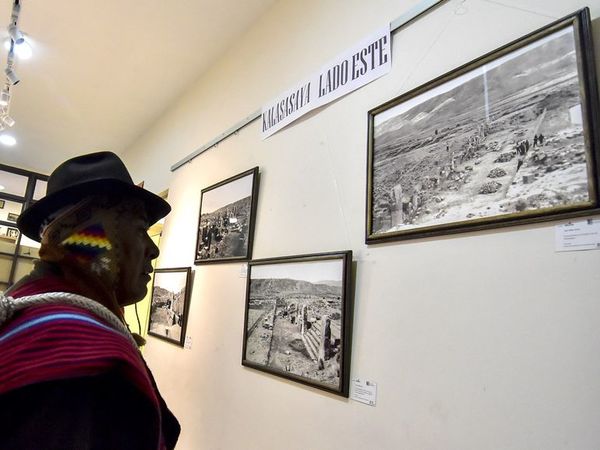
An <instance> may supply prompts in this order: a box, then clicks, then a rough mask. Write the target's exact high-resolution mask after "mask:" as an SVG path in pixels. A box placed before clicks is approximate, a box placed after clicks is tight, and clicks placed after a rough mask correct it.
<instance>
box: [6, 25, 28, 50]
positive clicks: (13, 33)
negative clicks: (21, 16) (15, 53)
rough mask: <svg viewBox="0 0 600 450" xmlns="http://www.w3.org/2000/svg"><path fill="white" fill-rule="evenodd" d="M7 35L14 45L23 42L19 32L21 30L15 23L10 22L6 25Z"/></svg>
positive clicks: (21, 34)
mask: <svg viewBox="0 0 600 450" xmlns="http://www.w3.org/2000/svg"><path fill="white" fill-rule="evenodd" d="M8 35H9V36H10V38H11V39H12V41H13V42H14V43H15V44H16V45H20V44H22V43H23V42H25V38H24V37H23V33H21V31H20V30H19V27H17V24H16V23H11V24H10V25H9V26H8Z"/></svg>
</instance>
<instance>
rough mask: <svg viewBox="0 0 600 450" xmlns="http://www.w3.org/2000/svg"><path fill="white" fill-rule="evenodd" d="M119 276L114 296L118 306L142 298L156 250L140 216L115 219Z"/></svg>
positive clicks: (127, 215)
mask: <svg viewBox="0 0 600 450" xmlns="http://www.w3.org/2000/svg"><path fill="white" fill-rule="evenodd" d="M119 222H120V226H119V236H117V237H116V239H117V245H118V248H119V262H118V267H119V277H118V279H117V285H116V289H115V293H116V295H117V300H118V302H119V304H120V305H121V306H125V305H130V304H132V303H135V302H137V301H139V300H141V299H143V298H144V297H145V296H146V292H147V290H148V282H149V281H150V273H151V272H152V264H151V262H152V260H153V259H155V258H156V257H158V254H159V250H158V247H156V245H155V244H154V242H152V240H151V239H150V236H148V222H147V220H146V218H145V217H144V216H143V215H140V214H136V213H135V212H126V213H124V214H123V215H122V216H121V217H120V218H119Z"/></svg>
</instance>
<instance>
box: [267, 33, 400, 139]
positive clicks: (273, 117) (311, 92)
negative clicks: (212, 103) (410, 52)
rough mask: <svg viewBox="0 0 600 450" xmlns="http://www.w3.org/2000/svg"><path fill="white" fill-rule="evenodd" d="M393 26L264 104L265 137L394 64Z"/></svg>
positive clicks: (382, 73) (352, 89)
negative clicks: (392, 49) (392, 50)
mask: <svg viewBox="0 0 600 450" xmlns="http://www.w3.org/2000/svg"><path fill="white" fill-rule="evenodd" d="M390 39H391V38H390V26H389V24H388V26H387V27H384V28H382V29H380V30H377V31H376V32H375V33H373V34H372V35H370V36H369V37H367V38H365V39H363V40H361V41H360V42H359V43H358V44H356V45H355V46H353V47H352V48H351V49H350V50H347V51H345V52H344V53H342V54H340V55H338V56H337V57H336V58H335V59H333V60H332V61H330V62H329V63H328V64H325V65H324V66H323V67H322V68H321V70H320V71H319V72H318V73H316V74H314V75H313V76H311V77H310V78H308V79H307V80H304V81H303V82H301V83H299V84H298V85H296V86H295V87H294V88H292V89H289V90H287V91H286V92H284V93H283V94H281V95H278V96H277V98H275V99H274V100H272V101H271V102H269V103H268V104H267V105H265V106H263V108H262V115H261V123H262V138H263V139H266V138H268V137H269V136H271V135H272V134H273V133H275V132H277V131H278V130H280V129H282V128H283V127H285V126H286V125H288V124H290V123H292V122H293V121H294V120H296V119H298V118H299V117H301V116H303V115H304V114H306V113H307V112H309V111H311V110H313V109H315V108H317V107H319V106H323V105H325V104H327V103H329V102H332V101H333V100H335V99H337V98H339V97H341V96H343V95H346V94H348V93H349V92H352V91H354V90H355V89H358V88H359V87H361V86H364V85H365V84H368V83H370V82H371V81H373V80H375V79H377V78H379V77H381V76H382V75H385V74H386V73H388V72H389V71H390V69H391V68H392V53H391V51H390V49H391V44H390V42H391V40H390Z"/></svg>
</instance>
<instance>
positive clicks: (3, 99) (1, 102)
mask: <svg viewBox="0 0 600 450" xmlns="http://www.w3.org/2000/svg"><path fill="white" fill-rule="evenodd" d="M8 102H10V91H9V90H8V86H7V87H5V88H4V89H2V92H0V106H8Z"/></svg>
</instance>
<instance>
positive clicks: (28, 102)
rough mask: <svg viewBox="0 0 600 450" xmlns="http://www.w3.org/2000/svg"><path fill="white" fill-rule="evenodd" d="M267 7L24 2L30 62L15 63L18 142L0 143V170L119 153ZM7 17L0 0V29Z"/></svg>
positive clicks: (185, 1)
mask: <svg viewBox="0 0 600 450" xmlns="http://www.w3.org/2000/svg"><path fill="white" fill-rule="evenodd" d="M274 2H275V0H176V1H174V0H129V1H122V0H120V1H117V0H102V1H100V0H77V1H73V0H52V1H47V0H21V14H20V17H19V26H20V28H21V30H22V31H23V32H24V33H26V36H28V37H30V38H31V41H32V47H33V51H34V55H33V57H32V58H31V59H29V60H23V61H17V63H16V72H17V73H18V75H19V77H20V78H21V82H20V83H19V84H17V85H16V86H14V88H13V90H12V95H13V98H12V101H11V116H12V117H13V118H14V119H15V121H16V124H15V125H14V127H13V128H12V129H10V130H9V131H8V132H9V133H10V134H12V135H13V136H15V137H16V139H17V141H18V142H17V145H16V146H14V147H4V146H2V145H1V144H0V162H1V163H4V164H8V165H11V166H17V167H21V168H26V169H30V170H34V171H37V172H42V173H50V172H51V170H52V169H53V168H54V167H56V165H58V164H59V163H60V162H61V161H63V160H64V159H66V158H68V157H70V156H74V155H76V154H80V153H85V152H88V151H95V150H112V151H115V152H117V153H119V152H122V151H124V150H126V149H127V148H128V147H129V146H130V145H131V144H132V143H133V142H134V141H135V140H136V138H137V137H138V136H140V135H141V134H142V133H143V132H144V131H145V130H147V129H148V128H150V127H151V126H152V124H153V123H154V122H155V121H157V120H158V119H159V117H160V115H161V113H162V112H163V111H164V110H165V109H166V108H167V107H168V106H169V105H170V104H171V103H172V102H173V101H174V100H175V99H177V98H178V97H179V96H180V95H182V93H183V92H184V91H185V90H186V89H187V88H188V87H189V86H190V84H192V83H193V82H194V81H196V80H197V79H198V78H199V77H200V76H201V75H202V73H203V72H204V71H205V70H206V69H207V68H208V67H209V66H210V65H211V64H213V63H214V62H215V61H216V60H217V59H218V58H219V56H220V55H221V54H223V53H224V52H225V51H226V50H227V48H228V47H230V46H232V45H233V43H234V42H235V40H236V39H238V38H239V37H240V36H241V35H243V34H244V32H245V31H246V30H247V29H248V28H249V26H250V25H251V24H252V23H253V22H254V21H256V19H257V18H258V17H260V16H261V15H262V14H264V13H265V12H266V10H267V9H268V8H269V7H270V6H271V5H272V4H273V3H274ZM11 8H12V0H0V24H2V23H6V25H8V22H9V19H10V13H11ZM5 36H7V32H6V28H5V27H4V26H2V30H1V31H0V37H5ZM6 53H7V52H6V50H5V49H4V47H1V48H0V69H1V70H2V71H3V70H4V67H5V64H6Z"/></svg>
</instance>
